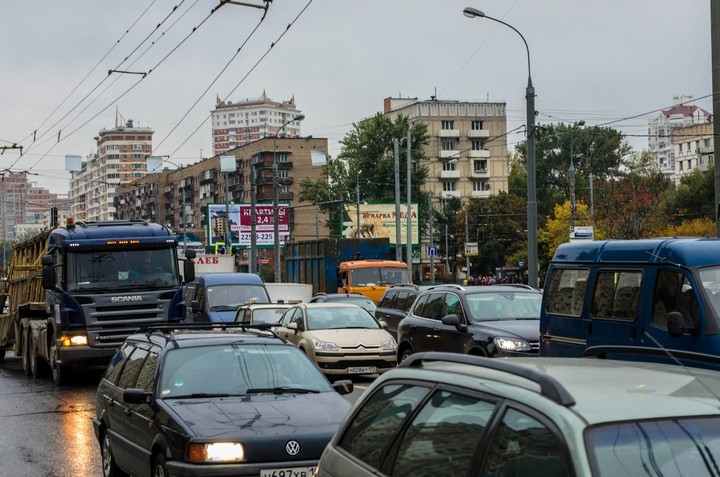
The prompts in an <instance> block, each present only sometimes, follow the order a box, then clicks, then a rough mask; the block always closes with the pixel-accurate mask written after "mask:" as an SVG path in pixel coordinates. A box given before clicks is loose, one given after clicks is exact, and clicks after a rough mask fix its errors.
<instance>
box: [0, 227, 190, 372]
mask: <svg viewBox="0 0 720 477" xmlns="http://www.w3.org/2000/svg"><path fill="white" fill-rule="evenodd" d="M191 255H194V254H193V252H192V251H188V252H187V253H186V256H187V257H188V258H193V257H191ZM8 265H9V266H8V267H7V274H6V275H5V276H4V277H2V280H0V360H2V359H3V358H4V357H5V353H6V351H8V350H11V351H13V352H14V353H15V355H16V356H18V357H21V358H22V367H23V370H24V372H25V374H27V375H28V376H32V377H38V376H40V375H42V374H45V372H46V371H49V372H50V373H51V374H52V377H53V380H54V381H55V383H56V384H58V385H61V384H64V383H66V382H67V381H68V379H69V378H70V377H71V376H72V374H73V369H74V368H76V367H96V366H97V367H101V366H106V365H107V364H108V362H109V360H110V358H111V357H112V356H113V354H114V353H115V351H116V350H117V349H118V347H119V346H120V345H121V344H122V343H123V341H124V340H125V338H126V337H127V336H129V335H130V334H132V333H134V332H136V331H137V330H138V329H141V328H142V327H143V326H147V325H151V324H158V323H171V322H179V321H182V320H183V319H184V318H185V314H186V313H185V310H186V304H185V301H184V299H183V293H182V285H183V283H182V279H181V274H180V270H179V268H180V265H179V263H178V256H177V239H176V237H175V234H173V232H172V230H170V229H168V228H167V227H164V226H162V225H159V224H154V223H149V222H147V221H144V220H140V221H135V220H133V221H106V222H77V223H75V222H74V221H73V220H72V219H71V218H69V219H67V224H66V225H65V226H64V227H57V228H54V229H52V230H47V231H44V232H41V233H39V234H38V235H35V236H33V237H32V238H30V239H27V240H25V241H23V242H21V243H19V244H17V245H16V246H15V247H14V248H13V251H12V253H11V255H10V260H9V264H8ZM182 266H183V269H184V270H183V271H184V277H185V280H191V279H192V278H194V275H195V272H194V264H193V262H192V261H191V260H186V261H185V262H183V265H182Z"/></svg>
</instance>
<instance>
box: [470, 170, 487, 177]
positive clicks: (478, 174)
mask: <svg viewBox="0 0 720 477" xmlns="http://www.w3.org/2000/svg"><path fill="white" fill-rule="evenodd" d="M471 176H472V177H490V171H488V170H487V168H485V169H473V171H472V174H471Z"/></svg>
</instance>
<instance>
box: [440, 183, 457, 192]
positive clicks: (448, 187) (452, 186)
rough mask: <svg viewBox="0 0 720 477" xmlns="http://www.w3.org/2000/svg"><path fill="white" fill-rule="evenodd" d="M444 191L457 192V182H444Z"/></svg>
mask: <svg viewBox="0 0 720 477" xmlns="http://www.w3.org/2000/svg"><path fill="white" fill-rule="evenodd" d="M443 191H444V192H455V183H454V182H443Z"/></svg>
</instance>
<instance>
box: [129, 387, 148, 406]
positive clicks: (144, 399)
mask: <svg viewBox="0 0 720 477" xmlns="http://www.w3.org/2000/svg"><path fill="white" fill-rule="evenodd" d="M151 399H152V393H149V392H147V391H145V390H144V389H140V388H129V389H126V390H125V391H124V392H123V401H125V402H126V403H129V404H150V401H151Z"/></svg>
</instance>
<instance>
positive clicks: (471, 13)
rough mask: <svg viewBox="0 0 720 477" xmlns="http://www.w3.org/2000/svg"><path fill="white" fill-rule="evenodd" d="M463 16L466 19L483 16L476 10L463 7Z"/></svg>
mask: <svg viewBox="0 0 720 477" xmlns="http://www.w3.org/2000/svg"><path fill="white" fill-rule="evenodd" d="M463 15H465V16H466V17H468V18H475V17H481V18H482V17H484V16H485V14H484V13H483V12H481V11H480V10H478V9H477V8H472V7H465V8H464V9H463Z"/></svg>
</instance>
